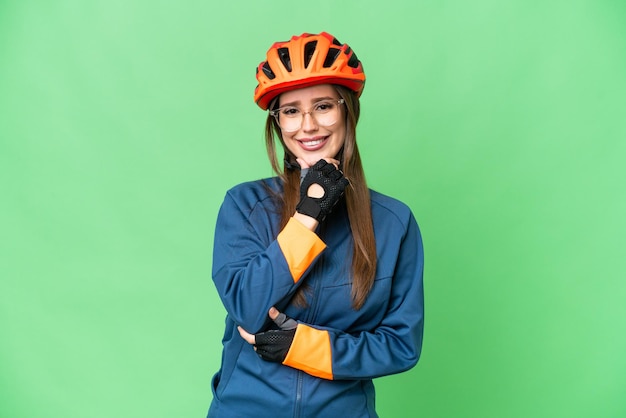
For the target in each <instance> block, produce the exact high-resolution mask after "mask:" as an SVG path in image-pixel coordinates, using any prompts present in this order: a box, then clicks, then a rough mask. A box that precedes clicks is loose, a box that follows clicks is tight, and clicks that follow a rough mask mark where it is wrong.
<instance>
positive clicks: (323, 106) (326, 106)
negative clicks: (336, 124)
mask: <svg viewBox="0 0 626 418" xmlns="http://www.w3.org/2000/svg"><path fill="white" fill-rule="evenodd" d="M333 107H335V103H333V102H319V103H315V107H314V109H315V111H316V112H322V113H325V112H328V111H331V110H333Z"/></svg>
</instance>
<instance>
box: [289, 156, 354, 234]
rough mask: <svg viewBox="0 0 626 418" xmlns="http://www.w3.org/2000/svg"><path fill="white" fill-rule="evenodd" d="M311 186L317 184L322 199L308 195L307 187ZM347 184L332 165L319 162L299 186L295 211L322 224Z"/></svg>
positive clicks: (346, 180)
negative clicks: (321, 192) (298, 198)
mask: <svg viewBox="0 0 626 418" xmlns="http://www.w3.org/2000/svg"><path fill="white" fill-rule="evenodd" d="M313 184H318V185H320V186H321V187H322V188H323V189H324V195H323V196H322V197H310V196H309V195H308V191H309V187H311V185H313ZM348 184H350V183H349V182H348V179H346V178H345V177H344V176H343V173H342V172H341V171H340V170H337V169H336V168H335V166H334V165H333V164H331V163H328V162H326V160H319V161H318V162H316V163H315V165H314V166H313V167H311V168H310V169H309V171H308V173H306V176H305V177H304V179H303V180H302V183H301V184H300V203H298V206H296V210H297V211H298V212H300V213H301V214H303V215H307V216H310V217H312V218H315V219H317V220H318V221H319V222H322V221H323V220H324V218H326V216H327V215H328V214H329V213H330V212H331V211H332V210H333V207H334V206H335V205H336V204H337V202H338V201H339V199H340V198H341V196H343V192H344V190H345V189H346V186H348Z"/></svg>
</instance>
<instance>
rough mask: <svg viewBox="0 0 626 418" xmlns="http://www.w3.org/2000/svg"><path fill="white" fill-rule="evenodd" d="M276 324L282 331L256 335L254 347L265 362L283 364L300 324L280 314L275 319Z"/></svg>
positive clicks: (273, 330)
mask: <svg viewBox="0 0 626 418" xmlns="http://www.w3.org/2000/svg"><path fill="white" fill-rule="evenodd" d="M274 323H275V324H276V325H278V328H280V329H272V330H269V331H265V332H260V333H258V334H256V335H255V344H254V347H255V348H256V352H257V354H258V355H259V356H260V357H261V358H262V359H263V360H267V361H273V362H276V363H282V362H283V361H284V360H285V357H287V352H289V348H290V347H291V343H292V342H293V337H294V336H295V335H296V328H297V327H298V323H297V322H296V321H295V320H294V319H291V318H289V317H288V316H287V315H285V314H284V313H280V314H279V315H278V316H277V317H276V319H274Z"/></svg>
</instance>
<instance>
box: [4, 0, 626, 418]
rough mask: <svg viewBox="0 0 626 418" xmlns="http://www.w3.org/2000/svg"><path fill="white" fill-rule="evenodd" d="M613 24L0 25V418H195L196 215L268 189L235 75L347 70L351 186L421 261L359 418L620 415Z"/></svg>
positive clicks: (532, 19)
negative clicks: (372, 201) (283, 48)
mask: <svg viewBox="0 0 626 418" xmlns="http://www.w3.org/2000/svg"><path fill="white" fill-rule="evenodd" d="M625 22H626V3H624V2H623V1H608V0H594V1H591V0H589V1H565V0H554V1H546V2H539V3H537V2H525V1H521V0H519V1H517V0H512V1H496V0H477V1H472V2H466V1H452V0H450V1H409V0H407V1H402V2H400V1H384V2H379V1H342V2H338V1H328V0H320V1H317V2H287V3H285V2H274V1H265V2H260V1H252V0H248V1H240V2H211V1H199V0H195V1H179V2H164V1H156V2H155V1H147V0H134V1H130V2H129V1H121V0H112V1H111V0H108V1H104V0H92V1H78V0H51V1H47V2H37V1H32V0H20V1H18V0H5V1H2V2H0V417H2V418H37V417H54V418H56V417H59V418H85V417H89V418H100V417H103V418H104V417H133V418H134V417H172V418H178V417H203V416H205V414H206V410H207V408H208V405H209V402H210V399H211V394H210V388H209V380H210V377H211V375H212V374H213V373H214V372H215V371H216V370H217V369H218V367H219V361H220V347H221V344H220V339H221V336H222V330H223V320H224V314H225V312H224V309H223V308H222V306H221V303H220V301H219V298H218V296H217V294H216V292H215V290H214V288H213V285H212V282H211V250H212V239H213V230H214V223H215V218H216V214H217V210H218V208H219V205H220V203H221V201H222V198H223V196H224V193H225V191H226V190H227V189H228V188H230V187H232V186H233V185H235V184H237V183H239V182H242V181H246V180H252V179H256V178H261V177H266V176H270V175H271V174H272V173H271V171H270V168H269V164H268V162H267V159H266V156H265V151H264V146H263V139H262V131H263V123H264V117H265V114H264V112H262V111H260V110H259V109H258V108H257V107H256V106H255V104H254V103H253V102H252V93H253V89H254V87H255V85H256V83H255V79H254V71H255V67H256V65H257V64H258V63H259V62H260V61H261V60H262V59H263V58H264V53H265V51H266V50H267V48H268V47H269V46H270V44H271V43H272V42H274V41H277V40H286V39H287V38H288V37H289V36H291V35H293V34H300V33H302V32H319V31H322V30H326V31H328V32H330V33H332V34H334V35H335V36H337V38H338V39H339V40H340V41H342V42H347V43H349V44H350V45H351V46H352V47H353V49H354V50H355V51H356V52H357V54H358V56H359V58H360V59H361V60H362V61H363V62H364V65H365V70H366V73H367V77H368V80H367V86H366V88H365V92H364V94H363V97H362V105H363V113H362V120H361V123H360V125H359V131H358V136H359V141H360V145H361V149H362V154H363V159H364V164H365V168H366V172H367V175H368V179H369V182H370V185H371V187H372V188H374V189H377V190H379V191H381V192H384V193H387V194H390V195H392V196H395V197H397V198H399V199H401V200H402V201H404V202H406V203H407V204H408V205H409V206H410V207H411V208H412V209H413V211H414V213H415V216H416V218H417V219H418V222H419V224H420V226H421V229H422V233H423V238H424V243H425V253H426V270H425V288H426V309H427V311H426V330H425V340H424V350H423V355H422V359H421V361H420V363H419V364H418V366H417V367H416V368H414V369H413V370H411V371H410V372H408V373H404V374H401V375H396V376H389V377H385V378H381V379H377V381H376V385H377V392H378V398H377V406H378V410H379V412H380V415H381V416H382V417H392V418H393V417H429V418H432V417H454V418H456V417H480V418H484V417H494V418H495V417H497V418H501V417H514V418H518V417H519V418H527V417H534V418H536V417H547V418H554V417H567V418H575V417H580V418H583V417H624V416H626V398H625V397H624V388H625V387H626V356H625V353H626V333H625V332H624V331H625V330H626V280H625V279H626V268H625V264H626V254H625V248H626V245H625V242H624V236H625V232H626V228H625V221H624V216H625V214H626V199H625V183H626V182H625V180H626V173H625V169H624V168H623V167H624V165H625V163H624V161H625V157H626V156H625V148H626V122H625V121H626V117H625V115H626V99H625V97H626V24H625Z"/></svg>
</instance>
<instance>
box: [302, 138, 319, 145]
mask: <svg viewBox="0 0 626 418" xmlns="http://www.w3.org/2000/svg"><path fill="white" fill-rule="evenodd" d="M322 141H323V139H317V140H315V141H302V144H303V145H305V146H307V147H314V146H315V145H318V144H321V143H322Z"/></svg>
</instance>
